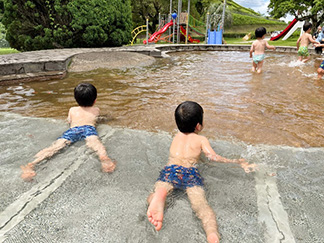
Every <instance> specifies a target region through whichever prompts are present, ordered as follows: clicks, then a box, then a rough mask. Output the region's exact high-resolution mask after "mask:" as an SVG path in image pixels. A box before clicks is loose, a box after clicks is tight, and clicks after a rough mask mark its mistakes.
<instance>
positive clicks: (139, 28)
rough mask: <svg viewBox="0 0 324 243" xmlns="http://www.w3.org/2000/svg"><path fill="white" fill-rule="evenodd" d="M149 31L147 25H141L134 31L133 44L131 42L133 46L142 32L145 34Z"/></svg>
mask: <svg viewBox="0 0 324 243" xmlns="http://www.w3.org/2000/svg"><path fill="white" fill-rule="evenodd" d="M146 30H147V27H146V25H141V26H138V27H136V28H135V29H133V31H132V38H133V39H132V42H131V45H133V44H134V41H135V40H136V37H137V36H138V35H139V34H140V33H141V32H144V31H146Z"/></svg>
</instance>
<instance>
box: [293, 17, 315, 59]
mask: <svg viewBox="0 0 324 243" xmlns="http://www.w3.org/2000/svg"><path fill="white" fill-rule="evenodd" d="M303 30H304V31H305V33H303V34H302V36H301V37H299V38H298V40H297V50H298V56H299V57H298V61H301V62H303V63H305V62H307V61H308V60H309V59H310V55H309V52H308V45H309V44H310V43H318V42H317V41H315V40H314V39H313V37H312V35H311V34H310V32H311V31H312V24H311V23H309V22H306V23H305V24H304V26H303ZM318 44H319V43H318Z"/></svg>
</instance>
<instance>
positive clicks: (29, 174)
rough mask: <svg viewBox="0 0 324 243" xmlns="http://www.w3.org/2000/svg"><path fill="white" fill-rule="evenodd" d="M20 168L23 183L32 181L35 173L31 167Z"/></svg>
mask: <svg viewBox="0 0 324 243" xmlns="http://www.w3.org/2000/svg"><path fill="white" fill-rule="evenodd" d="M20 168H21V169H22V173H21V178H22V179H23V180H24V181H32V180H33V177H34V176H35V175H36V172H35V171H34V169H33V166H29V165H26V166H23V165H22V166H20Z"/></svg>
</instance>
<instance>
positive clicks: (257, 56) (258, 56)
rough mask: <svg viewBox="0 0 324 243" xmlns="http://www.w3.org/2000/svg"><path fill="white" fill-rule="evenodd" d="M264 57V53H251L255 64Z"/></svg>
mask: <svg viewBox="0 0 324 243" xmlns="http://www.w3.org/2000/svg"><path fill="white" fill-rule="evenodd" d="M264 58H265V54H257V55H255V54H253V62H254V63H255V64H258V63H259V62H262V61H263V60H264Z"/></svg>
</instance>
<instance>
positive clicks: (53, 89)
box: [0, 52, 324, 147]
mask: <svg viewBox="0 0 324 243" xmlns="http://www.w3.org/2000/svg"><path fill="white" fill-rule="evenodd" d="M296 58H297V57H296V55H288V54H278V53H269V54H267V56H266V60H265V64H264V69H263V73H262V74H261V75H257V74H252V73H250V68H251V59H250V58H249V55H248V53H246V52H184V53H176V54H171V55H170V58H165V59H158V60H157V62H156V64H154V65H153V66H151V67H148V68H134V69H128V70H113V71H111V70H96V71H92V72H86V73H73V74H69V76H68V77H67V78H66V79H64V80H57V81H50V82H33V83H24V84H20V85H14V86H2V87H0V98H1V99H0V111H10V112H16V113H20V114H23V115H28V116H39V117H54V118H60V119H61V118H62V119H63V118H65V117H66V116H67V112H68V109H69V107H70V106H74V105H76V103H75V101H74V98H73V88H74V87H75V86H76V85H77V84H78V83H80V82H91V83H93V84H94V85H95V86H96V87H97V89H98V101H97V105H98V106H99V107H100V109H101V113H102V114H103V115H104V117H106V118H107V119H105V122H106V123H107V124H109V125H112V126H126V127H129V128H135V129H142V130H149V131H159V130H164V131H168V132H174V131H175V129H176V126H175V122H174V118H173V112H174V109H175V107H176V106H177V105H178V104H179V103H181V102H182V101H185V100H194V101H197V102H199V103H200V104H201V105H202V106H203V108H204V110H205V118H204V122H205V124H204V125H205V130H204V135H206V136H208V137H214V138H215V137H223V138H227V139H231V140H233V139H235V140H239V141H244V142H246V143H252V144H277V145H289V146H303V147H308V146H324V129H323V124H324V123H323V121H324V109H323V108H324V81H318V80H316V79H315V78H316V73H315V72H316V69H317V67H318V66H319V64H320V62H321V60H315V59H313V60H311V61H310V62H309V63H307V64H305V65H300V64H298V63H296Z"/></svg>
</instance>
